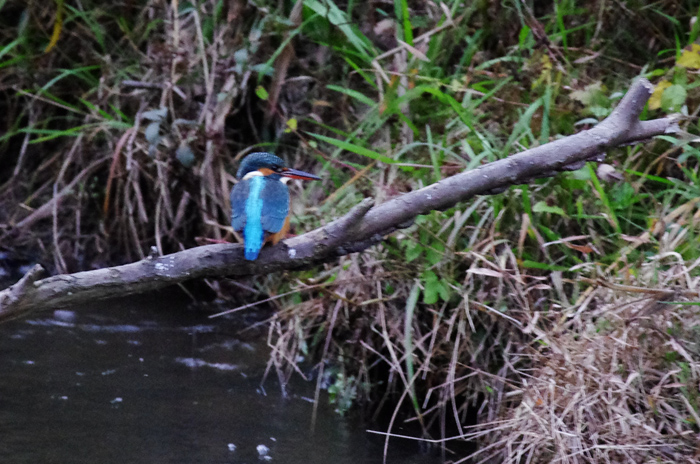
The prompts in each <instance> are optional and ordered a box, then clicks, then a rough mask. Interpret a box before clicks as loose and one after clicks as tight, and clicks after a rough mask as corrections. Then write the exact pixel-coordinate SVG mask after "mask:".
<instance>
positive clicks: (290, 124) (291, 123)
mask: <svg viewBox="0 0 700 464" xmlns="http://www.w3.org/2000/svg"><path fill="white" fill-rule="evenodd" d="M296 130H297V120H296V119H295V118H292V119H288V120H287V128H286V129H285V130H284V132H285V134H288V133H290V132H296Z"/></svg>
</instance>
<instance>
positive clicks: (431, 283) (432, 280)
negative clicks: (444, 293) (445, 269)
mask: <svg viewBox="0 0 700 464" xmlns="http://www.w3.org/2000/svg"><path fill="white" fill-rule="evenodd" d="M423 282H424V288H423V303H425V304H435V303H437V300H438V291H439V287H440V282H439V281H438V278H437V275H435V273H434V272H433V271H426V272H425V273H424V274H423Z"/></svg>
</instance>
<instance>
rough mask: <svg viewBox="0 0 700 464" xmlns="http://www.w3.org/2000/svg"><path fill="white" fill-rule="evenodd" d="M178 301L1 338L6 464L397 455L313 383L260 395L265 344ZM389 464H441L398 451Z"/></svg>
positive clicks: (53, 318) (255, 334) (47, 321)
mask: <svg viewBox="0 0 700 464" xmlns="http://www.w3.org/2000/svg"><path fill="white" fill-rule="evenodd" d="M186 303H187V302H183V301H179V300H173V299H172V298H170V299H168V298H163V297H155V296H154V297H148V298H139V299H123V300H121V301H117V302H111V303H102V302H100V303H96V304H95V305H93V306H92V307H89V308H79V309H76V310H75V311H69V310H59V311H53V312H52V311H48V312H43V313H37V314H35V315H33V316H31V317H29V318H27V319H24V320H17V321H10V322H7V323H5V324H2V325H0V372H1V373H2V374H1V375H0V463H2V464H14V463H42V464H45V463H60V464H64V463H66V464H80V463H86V464H87V463H90V464H109V463H120V464H122V463H129V464H139V463H148V464H153V463H188V464H194V463H207V464H209V463H222V464H224V463H260V462H267V461H269V462H273V463H274V462H278V463H287V464H297V463H299V464H301V463H304V464H316V463H319V464H321V463H323V464H336V463H337V464H345V463H347V464H350V463H353V464H363V463H381V462H382V454H383V446H384V442H383V439H382V438H381V437H378V436H376V435H371V434H368V433H367V432H366V428H367V427H366V426H363V425H362V424H361V423H359V422H358V421H353V420H350V419H347V418H343V417H341V416H339V415H338V414H336V413H335V412H334V411H333V408H332V406H330V405H328V401H327V397H326V395H325V394H322V395H321V400H320V401H319V403H320V404H319V405H318V406H319V407H318V417H317V419H316V425H315V427H314V428H313V430H312V427H311V416H312V410H313V403H312V400H311V398H313V390H314V384H313V383H312V382H303V381H296V382H294V383H293V384H292V385H291V386H290V389H289V392H290V394H289V395H288V397H286V398H285V397H283V395H282V394H281V391H280V388H279V386H278V384H277V383H276V381H275V380H274V379H272V378H273V377H275V376H274V374H272V375H271V376H270V377H269V379H268V380H267V381H266V383H265V384H264V388H262V387H261V381H262V379H263V373H264V370H265V365H266V362H267V358H268V354H269V349H268V348H267V346H266V344H265V334H264V333H261V332H260V331H255V330H247V331H242V329H244V328H246V327H249V326H250V325H251V324H253V323H255V322H257V321H258V320H260V319H261V315H260V314H257V313H254V312H246V311H243V312H242V313H246V314H241V315H238V316H236V317H235V318H230V319H223V318H219V319H214V320H210V319H207V317H206V314H205V313H203V312H202V311H193V310H191V309H188V308H186ZM387 462H389V463H407V464H429V463H437V462H440V460H439V459H437V458H436V457H431V456H426V455H424V454H421V453H420V452H419V448H418V446H417V445H416V443H415V442H409V441H401V440H398V441H392V442H391V444H390V447H389V453H388V461H387Z"/></svg>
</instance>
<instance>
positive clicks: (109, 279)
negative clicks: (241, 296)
mask: <svg viewBox="0 0 700 464" xmlns="http://www.w3.org/2000/svg"><path fill="white" fill-rule="evenodd" d="M652 90H653V86H652V85H651V84H650V83H649V81H648V80H646V79H639V80H638V81H636V82H635V83H634V84H633V85H632V87H631V88H630V90H629V91H628V92H627V94H626V95H625V97H624V98H623V99H622V101H621V102H620V104H619V105H618V107H617V108H616V109H615V110H614V111H613V112H612V114H611V115H610V116H609V117H608V118H606V119H605V120H604V121H602V122H601V123H599V124H598V125H597V126H595V127H593V128H592V129H589V130H586V131H583V132H579V133H577V134H574V135H571V136H568V137H564V138H561V139H559V140H555V141H554V142H551V143H547V144H545V145H541V146H539V147H536V148H533V149H530V150H526V151H524V152H522V153H518V154H516V155H513V156H510V157H508V158H505V159H502V160H499V161H495V162H493V163H489V164H486V165H483V166H481V167H479V168H477V169H474V170H471V171H467V172H463V173H461V174H458V175H455V176H452V177H449V178H447V179H443V180H441V181H440V182H437V183H435V184H432V185H429V186H427V187H425V188H422V189H420V190H416V191H413V192H409V193H406V194H403V195H400V196H398V197H395V198H393V199H391V200H389V201H387V202H385V203H383V204H381V205H376V206H375V205H374V201H373V200H372V199H365V200H364V201H363V202H361V203H360V204H358V205H357V206H355V207H354V208H353V209H352V210H351V211H350V212H349V213H348V214H346V215H345V216H343V217H341V218H339V219H337V220H335V221H333V222H331V223H330V224H328V225H326V226H323V227H320V228H318V229H316V230H313V231H311V232H308V233H306V234H304V235H300V236H297V237H294V238H290V239H288V240H285V241H283V242H281V243H280V244H279V245H277V246H275V247H269V248H264V249H263V250H262V252H261V253H260V256H259V258H258V259H257V260H256V261H246V260H245V259H244V257H243V246H242V245H240V244H217V245H207V246H201V247H197V248H192V249H189V250H185V251H181V252H178V253H173V254H170V255H166V256H161V257H157V256H153V254H152V255H151V256H149V257H148V258H146V259H144V260H142V261H138V262H135V263H131V264H126V265H123V266H116V267H111V268H106V269H99V270H96V271H86V272H78V273H75V274H68V275H56V276H53V277H47V278H45V279H41V280H38V276H39V275H40V272H41V271H42V270H41V269H40V268H35V269H33V270H32V271H30V272H29V273H28V274H27V276H25V277H24V278H23V279H22V280H20V281H19V282H18V283H17V284H15V285H13V286H12V287H10V288H8V289H6V290H4V291H2V292H0V320H5V319H10V318H16V317H20V316H22V315H25V314H27V313H29V312H31V311H34V310H37V309H40V308H42V307H46V306H50V307H51V308H56V307H65V306H72V305H77V304H80V303H84V302H87V301H94V300H98V299H106V298H112V297H118V296H124V295H128V294H134V293H141V292H146V291H150V290H156V289H159V288H163V287H166V286H169V285H172V284H176V283H180V282H183V281H186V280H190V279H197V278H202V277H217V276H245V275H256V274H267V273H270V272H275V271H280V270H284V269H296V268H302V267H309V266H311V265H314V264H317V263H322V262H329V261H332V260H335V259H337V258H338V257H339V256H343V255H346V254H348V253H355V252H358V251H362V250H365V249H366V248H368V247H370V246H372V245H374V244H376V243H378V242H380V241H381V240H382V239H383V238H384V237H385V236H386V235H388V234H390V233H391V232H393V231H395V230H398V229H401V228H405V227H408V226H409V225H410V224H411V223H412V222H413V219H414V218H415V217H416V216H418V215H421V214H426V213H429V212H430V211H432V210H445V209H447V208H450V207H452V206H454V205H455V204H457V203H459V202H462V201H465V200H468V199H470V198H472V197H473V196H475V195H480V194H492V193H494V192H500V191H503V190H504V189H506V188H507V187H508V186H510V185H515V184H522V183H526V182H528V181H530V180H532V179H535V178H539V177H549V176H553V175H554V174H556V173H557V172H561V171H566V170H571V169H577V168H579V167H581V166H583V164H584V163H585V162H586V161H588V160H596V161H598V160H600V159H601V156H604V153H605V151H606V150H608V149H610V148H613V147H617V146H621V145H626V144H631V143H635V142H639V141H643V140H647V139H650V138H651V137H654V136H656V135H662V134H669V133H674V132H677V131H679V127H678V124H677V118H676V117H673V116H669V117H665V118H660V119H655V120H651V121H639V115H640V114H641V112H642V109H643V108H644V105H645V104H646V101H647V100H648V98H649V96H650V95H651V92H652Z"/></svg>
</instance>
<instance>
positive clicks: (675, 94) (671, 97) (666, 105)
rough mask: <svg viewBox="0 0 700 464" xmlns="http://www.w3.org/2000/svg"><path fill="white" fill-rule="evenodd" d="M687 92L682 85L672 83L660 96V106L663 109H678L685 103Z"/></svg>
mask: <svg viewBox="0 0 700 464" xmlns="http://www.w3.org/2000/svg"><path fill="white" fill-rule="evenodd" d="M687 95H688V92H687V91H686V90H685V87H683V86H682V85H678V84H674V85H672V86H670V87H669V88H667V89H666V90H664V94H663V95H662V96H661V108H663V109H664V110H665V111H679V110H680V109H681V106H683V104H684V103H685V97H686V96H687Z"/></svg>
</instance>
